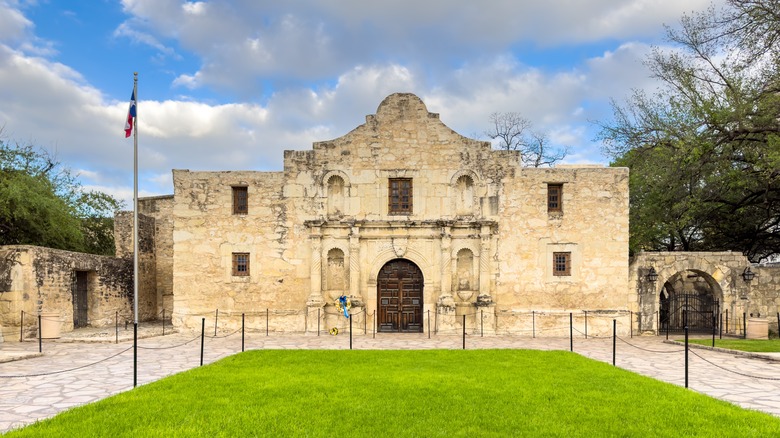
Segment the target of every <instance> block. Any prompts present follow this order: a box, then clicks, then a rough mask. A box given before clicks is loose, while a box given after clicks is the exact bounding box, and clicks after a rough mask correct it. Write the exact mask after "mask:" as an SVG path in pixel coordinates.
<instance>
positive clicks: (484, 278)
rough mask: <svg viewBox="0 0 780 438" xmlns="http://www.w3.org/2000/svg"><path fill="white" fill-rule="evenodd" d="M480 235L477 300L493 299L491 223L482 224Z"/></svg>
mask: <svg viewBox="0 0 780 438" xmlns="http://www.w3.org/2000/svg"><path fill="white" fill-rule="evenodd" d="M479 237H480V249H479V295H478V296H477V300H480V297H482V301H485V300H488V301H490V302H492V301H493V297H492V296H491V294H490V266H491V263H490V248H491V245H490V241H491V239H492V233H491V232H490V226H489V225H483V226H482V232H481V233H480V234H479Z"/></svg>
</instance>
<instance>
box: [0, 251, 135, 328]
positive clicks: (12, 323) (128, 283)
mask: <svg viewBox="0 0 780 438" xmlns="http://www.w3.org/2000/svg"><path fill="white" fill-rule="evenodd" d="M132 269H133V267H132V261H130V262H129V263H128V261H127V260H126V259H119V258H115V257H105V256H97V255H92V254H82V253H75V252H70V251H62V250H56V249H51V248H41V247H37V246H24V245H18V246H17V245H13V246H2V247H0V325H1V326H3V327H5V329H6V330H8V329H10V328H12V327H13V328H14V333H15V334H16V335H15V339H18V336H19V335H18V334H19V333H20V332H19V326H20V324H21V320H22V312H24V314H25V316H24V333H25V336H35V335H36V333H37V315H39V314H41V313H43V314H49V315H51V316H49V317H47V318H48V319H47V322H48V321H51V322H52V323H55V324H56V325H57V327H58V328H59V331H62V332H68V331H71V330H73V327H74V326H76V325H79V324H80V325H84V326H86V325H91V326H95V327H101V326H109V325H114V323H115V319H116V315H117V312H118V314H119V318H120V320H121V321H125V320H130V321H132V319H133V315H132V299H133V295H132V275H133V271H132ZM79 285H81V287H82V288H83V291H84V298H86V300H85V301H83V302H82V303H81V312H82V313H81V314H79V304H77V303H76V302H77V300H76V296H77V294H78V291H77V290H78V289H79ZM6 335H7V336H8V333H6ZM8 337H10V336H8Z"/></svg>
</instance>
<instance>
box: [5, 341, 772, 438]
mask: <svg viewBox="0 0 780 438" xmlns="http://www.w3.org/2000/svg"><path fill="white" fill-rule="evenodd" d="M778 435H780V419H778V418H775V417H772V416H771V415H768V414H764V413H760V412H755V411H747V410H744V409H741V408H739V407H737V406H735V405H731V404H729V403H726V402H723V401H719V400H716V399H713V398H710V397H707V396H704V395H701V394H698V393H696V392H693V391H689V390H686V389H684V388H681V387H677V386H674V385H670V384H666V383H662V382H659V381H656V380H653V379H650V378H646V377H643V376H640V375H637V374H634V373H631V372H628V371H625V370H621V369H619V368H615V367H613V366H611V365H608V364H605V363H602V362H597V361H593V360H590V359H587V358H583V357H581V356H579V355H576V354H573V353H570V352H565V351H554V352H543V351H529V350H467V351H463V350H424V351H406V350H404V351H358V350H356V351H321V350H258V351H249V352H246V353H242V354H238V355H235V356H232V357H229V358H226V359H223V360H221V361H219V362H217V363H214V364H212V365H208V366H204V367H201V368H197V369H194V370H191V371H188V372H184V373H180V374H177V375H174V376H171V377H168V378H165V379H162V380H160V381H158V382H155V383H151V384H148V385H144V386H141V387H138V388H136V389H133V390H132V391H128V392H125V393H122V394H119V395H116V396H113V397H110V398H107V399H105V400H102V401H100V402H97V403H92V404H89V405H86V406H82V407H79V408H75V409H71V410H69V411H66V412H63V413H62V414H60V415H57V416H56V417H54V418H51V419H48V420H44V421H41V422H39V423H36V424H34V425H31V426H28V427H26V428H23V429H19V430H17V431H13V432H10V433H8V435H7V436H8V437H24V436H35V437H39V436H89V437H99V436H105V437H116V436H139V437H163V436H165V437H175V436H181V437H192V436H209V437H211V436H338V437H350V436H366V437H374V436H392V437H403V436H410V437H434V436H442V437H449V436H467V437H472V436H496V437H503V436H565V437H577V436H583V437H595V436H598V437H601V436H631V437H634V436H654V437H655V436H778Z"/></svg>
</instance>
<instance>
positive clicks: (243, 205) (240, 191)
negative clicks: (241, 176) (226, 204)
mask: <svg viewBox="0 0 780 438" xmlns="http://www.w3.org/2000/svg"><path fill="white" fill-rule="evenodd" d="M248 212H249V196H248V193H247V188H246V187H233V214H247V213H248Z"/></svg>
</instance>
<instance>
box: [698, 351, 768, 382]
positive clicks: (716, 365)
mask: <svg viewBox="0 0 780 438" xmlns="http://www.w3.org/2000/svg"><path fill="white" fill-rule="evenodd" d="M694 350H695V349H693V348H689V349H688V351H689V352H691V353H693V355H694V356H696V357H698V358H699V359H701V360H703V361H705V362H707V363H708V364H710V365H712V366H714V367H715V368H720V369H722V370H723V371H728V372H730V373H733V374H737V375H740V376H742V377H750V378H751V379H760V380H775V381H777V380H780V377H761V376H752V375H750V374H745V373H741V372H739V371H734V370H730V369H728V368H724V367H722V366H720V365H718V364H716V363H713V362H711V361H709V360H707V359H705V358H703V357H702V356H700V355H699V354H698V353H696V351H694Z"/></svg>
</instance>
